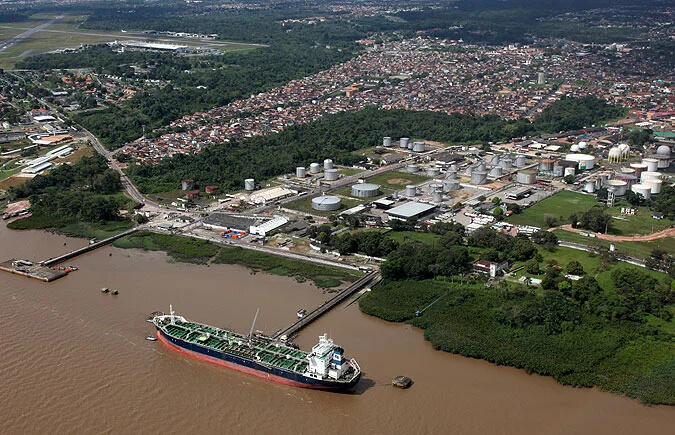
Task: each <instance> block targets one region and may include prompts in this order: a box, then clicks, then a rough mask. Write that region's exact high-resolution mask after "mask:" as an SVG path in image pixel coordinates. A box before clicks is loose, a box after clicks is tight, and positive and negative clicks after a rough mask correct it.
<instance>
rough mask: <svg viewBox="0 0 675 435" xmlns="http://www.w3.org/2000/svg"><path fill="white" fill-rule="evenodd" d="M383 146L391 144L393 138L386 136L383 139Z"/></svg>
mask: <svg viewBox="0 0 675 435" xmlns="http://www.w3.org/2000/svg"><path fill="white" fill-rule="evenodd" d="M382 146H385V147H390V146H391V138H390V137H389V136H386V137H385V138H384V139H382Z"/></svg>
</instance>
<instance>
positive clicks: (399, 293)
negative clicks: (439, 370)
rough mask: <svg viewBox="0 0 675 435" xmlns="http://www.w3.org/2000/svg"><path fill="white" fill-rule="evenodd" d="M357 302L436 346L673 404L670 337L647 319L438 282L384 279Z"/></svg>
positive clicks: (674, 362) (674, 366)
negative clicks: (418, 332) (609, 317)
mask: <svg viewBox="0 0 675 435" xmlns="http://www.w3.org/2000/svg"><path fill="white" fill-rule="evenodd" d="M445 293H447V296H445V297H444V298H443V299H442V300H440V301H439V302H438V303H436V304H435V305H434V306H433V307H432V308H430V309H429V310H427V311H426V312H425V313H424V314H423V315H422V316H420V317H415V311H416V310H420V309H422V308H424V307H425V306H426V305H427V304H429V303H430V302H431V301H433V300H434V299H435V298H437V297H439V296H441V295H443V294H445ZM359 305H360V308H361V310H362V311H363V312H364V313H367V314H370V315H373V316H376V317H379V318H382V319H384V320H388V321H391V322H405V323H408V324H411V325H414V326H417V327H419V328H421V329H423V330H424V337H425V338H426V339H427V340H429V341H430V342H431V344H432V345H433V346H434V348H436V349H439V350H443V351H446V352H451V353H455V354H460V355H463V356H467V357H471V358H479V359H484V360H487V361H489V362H492V363H495V364H498V365H505V366H512V367H516V368H520V369H524V370H526V371H527V372H528V373H537V374H540V375H545V376H552V377H553V378H554V379H556V380H557V381H558V382H560V383H562V384H565V385H572V386H579V387H592V386H598V387H600V388H602V389H604V390H607V391H611V392H615V393H622V394H625V395H627V396H629V397H632V398H636V399H639V400H640V401H642V402H643V403H648V404H666V405H675V340H674V338H675V336H674V335H673V333H672V331H669V330H668V329H667V328H661V327H658V326H654V325H653V324H652V322H649V321H646V322H635V321H629V320H605V319H603V318H601V317H600V316H598V315H595V314H593V313H592V312H591V311H590V310H589V309H588V308H587V307H586V306H585V305H584V304H579V303H575V302H573V301H570V300H568V299H567V298H564V297H562V296H559V295H556V294H555V293H553V292H550V293H546V294H544V295H537V294H535V293H534V292H531V291H524V290H522V289H517V288H512V289H505V288H486V287H485V286H484V285H483V284H473V285H462V286H458V285H454V284H451V283H449V282H445V281H440V280H427V281H394V282H388V283H385V284H382V285H379V286H377V287H375V288H373V290H372V291H371V292H370V293H368V294H367V295H365V296H364V297H363V298H362V299H361V300H360V302H359ZM669 323H671V322H669Z"/></svg>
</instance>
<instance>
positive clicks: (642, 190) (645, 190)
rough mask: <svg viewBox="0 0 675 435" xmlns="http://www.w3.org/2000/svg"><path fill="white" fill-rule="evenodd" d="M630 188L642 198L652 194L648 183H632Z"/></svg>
mask: <svg viewBox="0 0 675 435" xmlns="http://www.w3.org/2000/svg"><path fill="white" fill-rule="evenodd" d="M630 190H632V191H633V192H635V193H639V194H640V195H642V196H643V197H644V199H649V198H651V196H652V186H651V185H650V184H633V185H632V186H631V188H630Z"/></svg>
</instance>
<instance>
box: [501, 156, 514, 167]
mask: <svg viewBox="0 0 675 435" xmlns="http://www.w3.org/2000/svg"><path fill="white" fill-rule="evenodd" d="M512 163H513V161H512V160H511V159H509V158H507V157H504V158H503V159H501V160H500V161H499V167H501V168H503V169H511V165H512Z"/></svg>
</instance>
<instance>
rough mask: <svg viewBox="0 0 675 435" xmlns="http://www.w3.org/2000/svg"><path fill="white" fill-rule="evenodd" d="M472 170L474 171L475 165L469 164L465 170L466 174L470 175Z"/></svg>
mask: <svg viewBox="0 0 675 435" xmlns="http://www.w3.org/2000/svg"><path fill="white" fill-rule="evenodd" d="M472 172H473V166H467V168H466V170H465V171H464V175H466V176H470V175H471V173H472Z"/></svg>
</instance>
